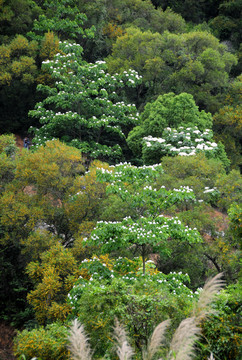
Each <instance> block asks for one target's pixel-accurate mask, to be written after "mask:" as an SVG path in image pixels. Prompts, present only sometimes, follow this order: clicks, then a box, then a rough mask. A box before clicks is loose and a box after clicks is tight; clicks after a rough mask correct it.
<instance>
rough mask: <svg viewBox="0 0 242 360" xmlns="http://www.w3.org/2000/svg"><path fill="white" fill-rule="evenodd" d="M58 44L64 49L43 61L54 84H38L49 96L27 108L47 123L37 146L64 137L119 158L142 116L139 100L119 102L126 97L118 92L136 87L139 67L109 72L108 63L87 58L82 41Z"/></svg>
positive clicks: (96, 154)
mask: <svg viewBox="0 0 242 360" xmlns="http://www.w3.org/2000/svg"><path fill="white" fill-rule="evenodd" d="M60 48H61V51H62V53H61V54H60V53H59V54H57V55H56V56H55V58H54V60H53V61H49V60H47V61H45V62H43V67H44V68H46V69H48V71H49V72H50V73H51V74H52V77H53V78H54V80H55V87H50V86H43V85H39V87H38V89H39V90H41V91H42V92H44V93H45V94H46V95H47V97H46V99H45V100H44V101H43V102H39V103H37V104H36V107H35V108H36V110H32V111H30V113H29V114H30V116H32V117H36V118H38V119H39V121H40V123H41V124H43V126H42V127H41V128H40V129H36V130H35V133H36V136H35V138H34V140H33V142H34V143H35V145H36V146H39V145H40V144H43V143H45V142H46V141H47V140H51V139H52V138H53V137H55V138H60V139H62V140H63V141H65V142H67V143H69V144H70V145H71V146H74V147H77V148H79V149H81V150H82V152H85V153H87V154H88V155H89V156H90V157H91V158H101V159H103V160H104V159H105V160H108V159H112V157H113V160H114V161H115V160H116V161H117V159H120V157H122V150H121V147H124V148H125V138H126V135H127V132H128V131H129V130H130V128H132V127H133V126H134V125H135V124H137V115H138V114H137V110H136V107H135V105H131V104H127V103H125V102H124V101H119V100H121V99H122V97H120V96H119V94H118V93H117V92H119V91H122V88H124V87H125V86H127V87H130V86H131V87H132V86H135V84H136V83H137V82H139V81H140V77H139V76H138V74H137V73H136V72H135V71H130V72H125V73H123V74H122V75H117V76H111V75H110V74H108V73H107V67H106V64H105V62H103V61H98V62H96V63H95V64H88V63H86V62H84V61H83V60H82V57H81V53H82V48H81V47H80V46H79V45H78V44H71V43H67V42H64V43H62V44H60ZM115 91H117V92H115Z"/></svg>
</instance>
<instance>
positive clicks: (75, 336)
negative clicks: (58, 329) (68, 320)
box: [68, 319, 92, 360]
mask: <svg viewBox="0 0 242 360" xmlns="http://www.w3.org/2000/svg"><path fill="white" fill-rule="evenodd" d="M68 339H69V342H70V345H69V347H68V348H69V350H70V352H71V355H72V359H73V360H91V359H92V351H91V348H90V345H89V343H88V337H87V336H86V334H85V331H84V327H83V325H81V324H80V323H79V321H78V320H77V319H75V320H74V321H73V323H72V326H71V328H70V335H69V338H68Z"/></svg>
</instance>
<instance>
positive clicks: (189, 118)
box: [127, 93, 212, 156]
mask: <svg viewBox="0 0 242 360" xmlns="http://www.w3.org/2000/svg"><path fill="white" fill-rule="evenodd" d="M168 126H169V127H171V128H176V129H178V128H179V127H180V126H184V127H185V128H189V127H190V128H191V127H192V128H193V127H195V126H197V127H198V129H199V130H201V131H203V130H205V129H210V128H211V127H212V117H211V114H210V113H205V111H203V110H202V111H199V109H198V107H197V106H196V104H195V101H194V99H193V96H192V95H190V94H187V93H182V94H180V95H175V94H174V93H168V94H165V95H160V96H159V97H158V98H157V100H155V101H154V102H151V103H147V104H146V106H145V108H144V111H143V112H142V114H141V124H140V125H139V126H137V127H135V128H134V129H133V130H131V132H130V133H129V136H128V139H127V142H128V145H129V147H130V148H131V150H132V151H133V153H134V154H135V155H136V156H140V155H141V148H142V141H143V138H144V137H145V136H146V137H147V136H149V135H151V136H155V137H161V136H162V134H163V131H164V129H165V128H167V127H168ZM184 145H185V144H184Z"/></svg>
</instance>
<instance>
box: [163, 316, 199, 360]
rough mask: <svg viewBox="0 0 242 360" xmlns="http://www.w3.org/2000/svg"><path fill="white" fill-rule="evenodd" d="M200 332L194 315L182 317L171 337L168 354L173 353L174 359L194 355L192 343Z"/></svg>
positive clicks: (185, 359) (190, 357)
mask: <svg viewBox="0 0 242 360" xmlns="http://www.w3.org/2000/svg"><path fill="white" fill-rule="evenodd" d="M200 332H201V330H200V328H199V327H198V326H197V324H196V319H195V317H191V318H187V319H184V320H183V321H182V322H181V323H180V325H179V327H178V328H177V329H176V331H175V333H174V335H173V337H172V340H171V344H170V354H175V359H176V360H191V359H192V358H193V355H194V353H193V345H194V342H195V340H196V339H197V338H198V335H199V334H200ZM171 359H172V360H173V359H174V357H173V356H172V358H171Z"/></svg>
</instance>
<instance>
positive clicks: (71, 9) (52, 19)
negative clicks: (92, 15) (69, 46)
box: [28, 0, 94, 40]
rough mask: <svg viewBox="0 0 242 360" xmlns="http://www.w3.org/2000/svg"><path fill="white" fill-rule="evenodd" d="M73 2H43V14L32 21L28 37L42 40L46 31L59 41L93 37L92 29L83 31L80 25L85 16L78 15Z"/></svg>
mask: <svg viewBox="0 0 242 360" xmlns="http://www.w3.org/2000/svg"><path fill="white" fill-rule="evenodd" d="M76 3H77V2H76V1H75V0H58V1H52V0H45V1H43V4H42V6H43V8H44V10H45V11H44V13H43V14H41V15H40V16H39V18H38V20H35V21H34V24H33V29H32V31H31V32H30V33H29V34H28V35H29V36H30V37H32V38H34V39H37V40H42V38H43V36H44V34H45V33H47V31H51V32H54V33H55V34H56V35H57V36H58V37H59V38H60V39H63V40H67V39H76V38H78V37H84V38H85V37H93V36H94V27H92V28H91V29H86V30H84V29H83V27H82V25H83V23H84V22H85V20H86V15H85V14H83V13H80V11H79V9H78V7H77V4H76Z"/></svg>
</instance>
